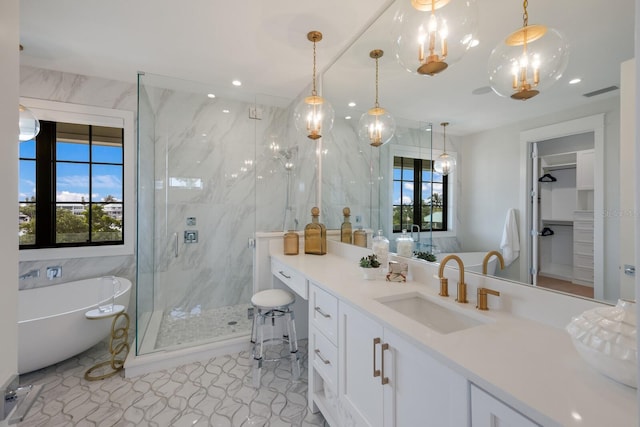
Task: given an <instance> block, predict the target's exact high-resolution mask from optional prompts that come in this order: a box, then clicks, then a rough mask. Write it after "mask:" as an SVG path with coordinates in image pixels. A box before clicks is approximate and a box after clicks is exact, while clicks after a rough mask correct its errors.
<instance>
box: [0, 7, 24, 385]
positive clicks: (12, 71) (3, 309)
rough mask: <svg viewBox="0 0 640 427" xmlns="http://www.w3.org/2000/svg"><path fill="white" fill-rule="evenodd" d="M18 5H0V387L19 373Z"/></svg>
mask: <svg viewBox="0 0 640 427" xmlns="http://www.w3.org/2000/svg"><path fill="white" fill-rule="evenodd" d="M18 18H19V2H18V0H3V1H2V3H0V76H2V78H1V79H0V93H2V96H0V144H2V156H1V157H0V182H2V184H3V185H2V186H0V194H1V196H0V199H2V200H4V201H5V202H6V203H3V207H2V209H0V235H1V236H3V238H2V239H0V271H2V276H3V278H2V284H1V286H0V324H1V325H2V328H1V331H2V332H1V333H0V342H2V345H0V385H2V384H5V383H6V382H7V381H8V380H9V378H10V377H11V376H12V375H15V374H16V373H17V372H18V324H17V320H18V309H17V305H18V251H17V250H16V248H17V247H18V234H17V233H16V219H17V215H18V205H17V203H12V202H13V201H17V200H18V143H17V141H18V126H17V125H18V102H19V94H18V87H19V86H18V81H19V68H18V67H19V66H18V63H19V51H18V46H19V43H20V41H19V32H18V21H19V20H18Z"/></svg>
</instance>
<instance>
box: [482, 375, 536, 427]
mask: <svg viewBox="0 0 640 427" xmlns="http://www.w3.org/2000/svg"><path fill="white" fill-rule="evenodd" d="M495 426H500V427H539V424H536V423H534V422H533V421H531V420H530V419H529V418H527V417H525V416H524V415H522V414H521V413H520V412H518V411H516V410H515V409H513V408H512V407H510V406H509V405H507V404H505V403H503V402H502V401H500V400H498V399H496V398H495V397H493V396H492V395H490V394H489V393H487V392H486V391H484V390H482V389H481V388H478V387H477V386H475V385H474V384H472V385H471V427H495Z"/></svg>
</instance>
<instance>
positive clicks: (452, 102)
mask: <svg viewBox="0 0 640 427" xmlns="http://www.w3.org/2000/svg"><path fill="white" fill-rule="evenodd" d="M398 1H409V0H398ZM390 3H391V1H390V0H349V1H344V0H316V1H310V0H271V1H269V2H267V1H264V0H262V1H259V0H254V1H250V0H233V1H229V0H227V1H222V0H189V1H181V2H178V1H177V0H134V1H130V0H127V1H125V0H110V1H98V0H59V1H51V0H21V2H20V7H21V18H20V26H21V27H20V35H21V43H22V44H23V45H24V47H25V50H24V51H23V52H22V54H21V62H22V64H25V65H32V66H37V67H41V68H46V69H53V70H59V71H67V72H72V73H78V74H85V75H90V76H99V77H105V78H110V79H115V80H122V81H130V82H134V81H135V79H136V75H137V72H138V71H144V72H148V73H154V74H161V75H166V76H171V77H177V78H182V79H187V80H193V81H198V82H202V83H205V84H207V85H211V87H212V90H217V89H220V90H223V89H224V90H225V91H227V90H229V89H230V88H231V80H233V79H240V80H241V81H242V82H243V86H242V87H241V88H239V89H234V90H237V91H242V93H244V94H245V95H246V94H266V95H271V96H277V97H282V98H285V99H293V98H294V97H295V96H297V95H298V94H300V92H301V91H303V90H304V88H305V87H306V86H307V85H308V84H309V83H310V81H311V65H312V45H311V42H309V41H308V40H307V39H306V33H307V32H308V31H309V30H320V31H322V32H323V34H324V39H323V40H322V41H321V42H320V43H318V69H319V70H325V69H327V68H328V71H327V76H326V80H325V86H324V92H323V95H324V96H325V97H326V98H328V99H329V100H330V101H331V102H332V104H333V105H334V108H335V109H336V113H337V115H336V117H337V118H338V117H342V116H343V115H344V114H347V110H346V108H347V107H346V104H347V102H348V101H352V100H353V101H356V102H357V103H358V107H356V110H359V112H362V111H365V110H366V109H368V108H370V107H371V106H372V104H373V90H374V87H373V84H374V74H373V70H374V68H373V67H374V62H373V61H372V60H371V59H370V58H369V56H368V55H369V51H370V50H372V49H374V48H381V49H383V50H385V56H384V57H383V58H382V59H381V62H380V102H381V104H382V106H384V107H385V108H387V109H388V110H389V111H390V112H391V114H393V115H394V116H396V117H401V118H404V119H409V120H423V121H431V122H433V123H434V124H437V123H439V122H440V121H449V122H451V127H450V128H449V131H450V132H451V133H452V134H466V133H470V132H477V131H480V130H484V129H488V128H491V127H494V126H498V125H504V124H507V123H512V122H515V121H519V120H522V119H523V118H524V117H531V116H539V115H543V114H549V113H553V112H557V111H561V110H566V109H569V108H573V107H576V106H580V105H584V104H586V103H589V102H593V101H594V100H597V99H603V98H604V97H611V96H617V95H618V91H614V92H610V93H608V94H605V95H600V96H599V97H594V98H585V97H583V96H582V94H583V93H586V92H591V91H593V90H598V89H601V88H604V87H607V86H611V85H619V64H620V62H622V61H624V60H626V59H629V58H632V57H633V29H634V27H633V19H634V0H614V1H610V2H606V3H605V2H602V1H596V0H531V1H530V2H529V8H528V10H529V22H530V23H532V24H546V25H548V26H550V27H553V28H556V29H559V30H561V31H562V32H563V33H564V34H565V36H566V37H567V39H568V41H569V43H570V46H571V54H570V57H569V65H568V68H567V70H566V72H565V74H564V77H563V78H562V79H561V80H560V81H559V82H558V83H556V85H555V86H553V87H552V88H551V90H549V91H548V92H546V93H541V94H540V95H538V96H537V97H535V98H532V99H530V100H528V101H525V102H522V101H514V100H511V99H508V98H501V97H499V96H497V95H495V94H494V93H493V92H491V93H485V94H484V95H472V94H471V92H472V91H473V90H474V89H477V88H481V87H484V86H487V84H488V77H487V73H486V66H487V59H488V57H489V54H490V52H491V50H492V49H493V47H494V46H495V45H497V44H498V42H499V41H500V40H501V39H503V38H504V36H506V35H507V34H509V33H510V32H512V31H514V30H516V29H517V28H519V27H520V26H521V25H522V2H521V1H519V0H478V4H479V6H480V7H479V9H480V17H479V22H480V28H479V39H480V45H479V46H478V47H476V48H474V49H473V50H472V51H471V52H470V53H468V54H467V55H466V56H465V57H464V58H463V59H462V60H461V61H459V62H458V63H456V64H453V65H452V66H451V67H450V68H449V69H447V70H446V71H445V72H443V73H442V74H440V75H437V76H434V77H430V76H416V75H413V74H409V73H407V72H406V71H405V70H404V69H402V68H401V67H400V66H399V65H398V64H397V63H396V62H395V58H394V55H393V45H392V36H391V33H390V26H391V25H390V22H391V17H392V16H393V11H394V10H395V6H394V5H392V6H391V7H390V8H389V9H388V10H387V12H385V13H384V14H382V16H380V18H379V19H378V21H377V22H375V23H373V25H372V26H371V28H369V30H367V31H365V30H366V29H367V28H368V27H369V25H370V24H371V23H372V22H373V20H374V19H375V18H376V17H377V16H378V15H380V14H381V13H382V12H383V11H384V9H385V8H386V7H387V5H389V4H390ZM363 31H365V33H364V35H363V36H362V37H360V38H359V39H358V40H356V39H357V38H358V36H359V35H360V34H361V33H362V32H363ZM354 41H355V43H354ZM352 43H353V46H352V47H351V48H350V49H348V50H347V51H346V52H345V53H344V55H342V56H341V54H342V52H343V51H345V50H346V49H347V48H348V47H349V46H350V45H351V44H352ZM336 60H337V62H336V63H335V64H333V65H332V63H333V62H334V61H336ZM573 77H581V78H582V83H580V84H578V85H574V86H569V85H568V83H567V82H568V81H569V79H570V78H573ZM370 104H371V105H370ZM354 117H356V118H357V116H356V115H355V114H354Z"/></svg>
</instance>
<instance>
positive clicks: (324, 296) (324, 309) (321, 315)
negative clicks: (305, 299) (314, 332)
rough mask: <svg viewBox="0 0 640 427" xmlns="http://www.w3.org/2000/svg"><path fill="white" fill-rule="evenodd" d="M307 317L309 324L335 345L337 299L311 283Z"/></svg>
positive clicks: (336, 340) (336, 336) (336, 338)
mask: <svg viewBox="0 0 640 427" xmlns="http://www.w3.org/2000/svg"><path fill="white" fill-rule="evenodd" d="M309 317H310V323H311V326H313V327H315V328H317V329H318V330H319V331H320V332H322V333H323V334H324V335H325V336H326V337H327V339H329V341H331V342H332V343H333V344H334V345H336V344H337V342H338V299H337V298H336V297H334V296H333V295H331V294H330V293H328V292H326V291H324V290H322V289H320V288H319V287H317V286H314V285H313V284H312V285H311V286H310V298H309Z"/></svg>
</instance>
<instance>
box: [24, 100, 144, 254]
mask: <svg viewBox="0 0 640 427" xmlns="http://www.w3.org/2000/svg"><path fill="white" fill-rule="evenodd" d="M21 103H22V104H23V105H26V106H27V107H28V108H30V109H31V111H33V112H34V114H35V115H36V117H38V119H39V120H40V126H41V130H40V133H39V134H38V136H37V137H36V139H35V140H32V141H27V142H23V143H21V144H20V160H19V162H20V164H19V171H20V176H19V218H18V223H19V225H18V227H19V231H18V234H19V242H20V249H21V250H20V260H21V261H32V260H38V259H60V258H83V257H95V256H110V255H132V254H133V242H134V234H135V224H134V222H135V210H134V207H135V203H134V200H133V199H134V191H133V190H134V185H135V182H134V171H135V164H134V139H133V112H131V111H123V110H113V109H106V108H99V107H90V106H84V105H75V104H67V103H60V102H53V101H44V100H36V99H28V98H22V99H21Z"/></svg>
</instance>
